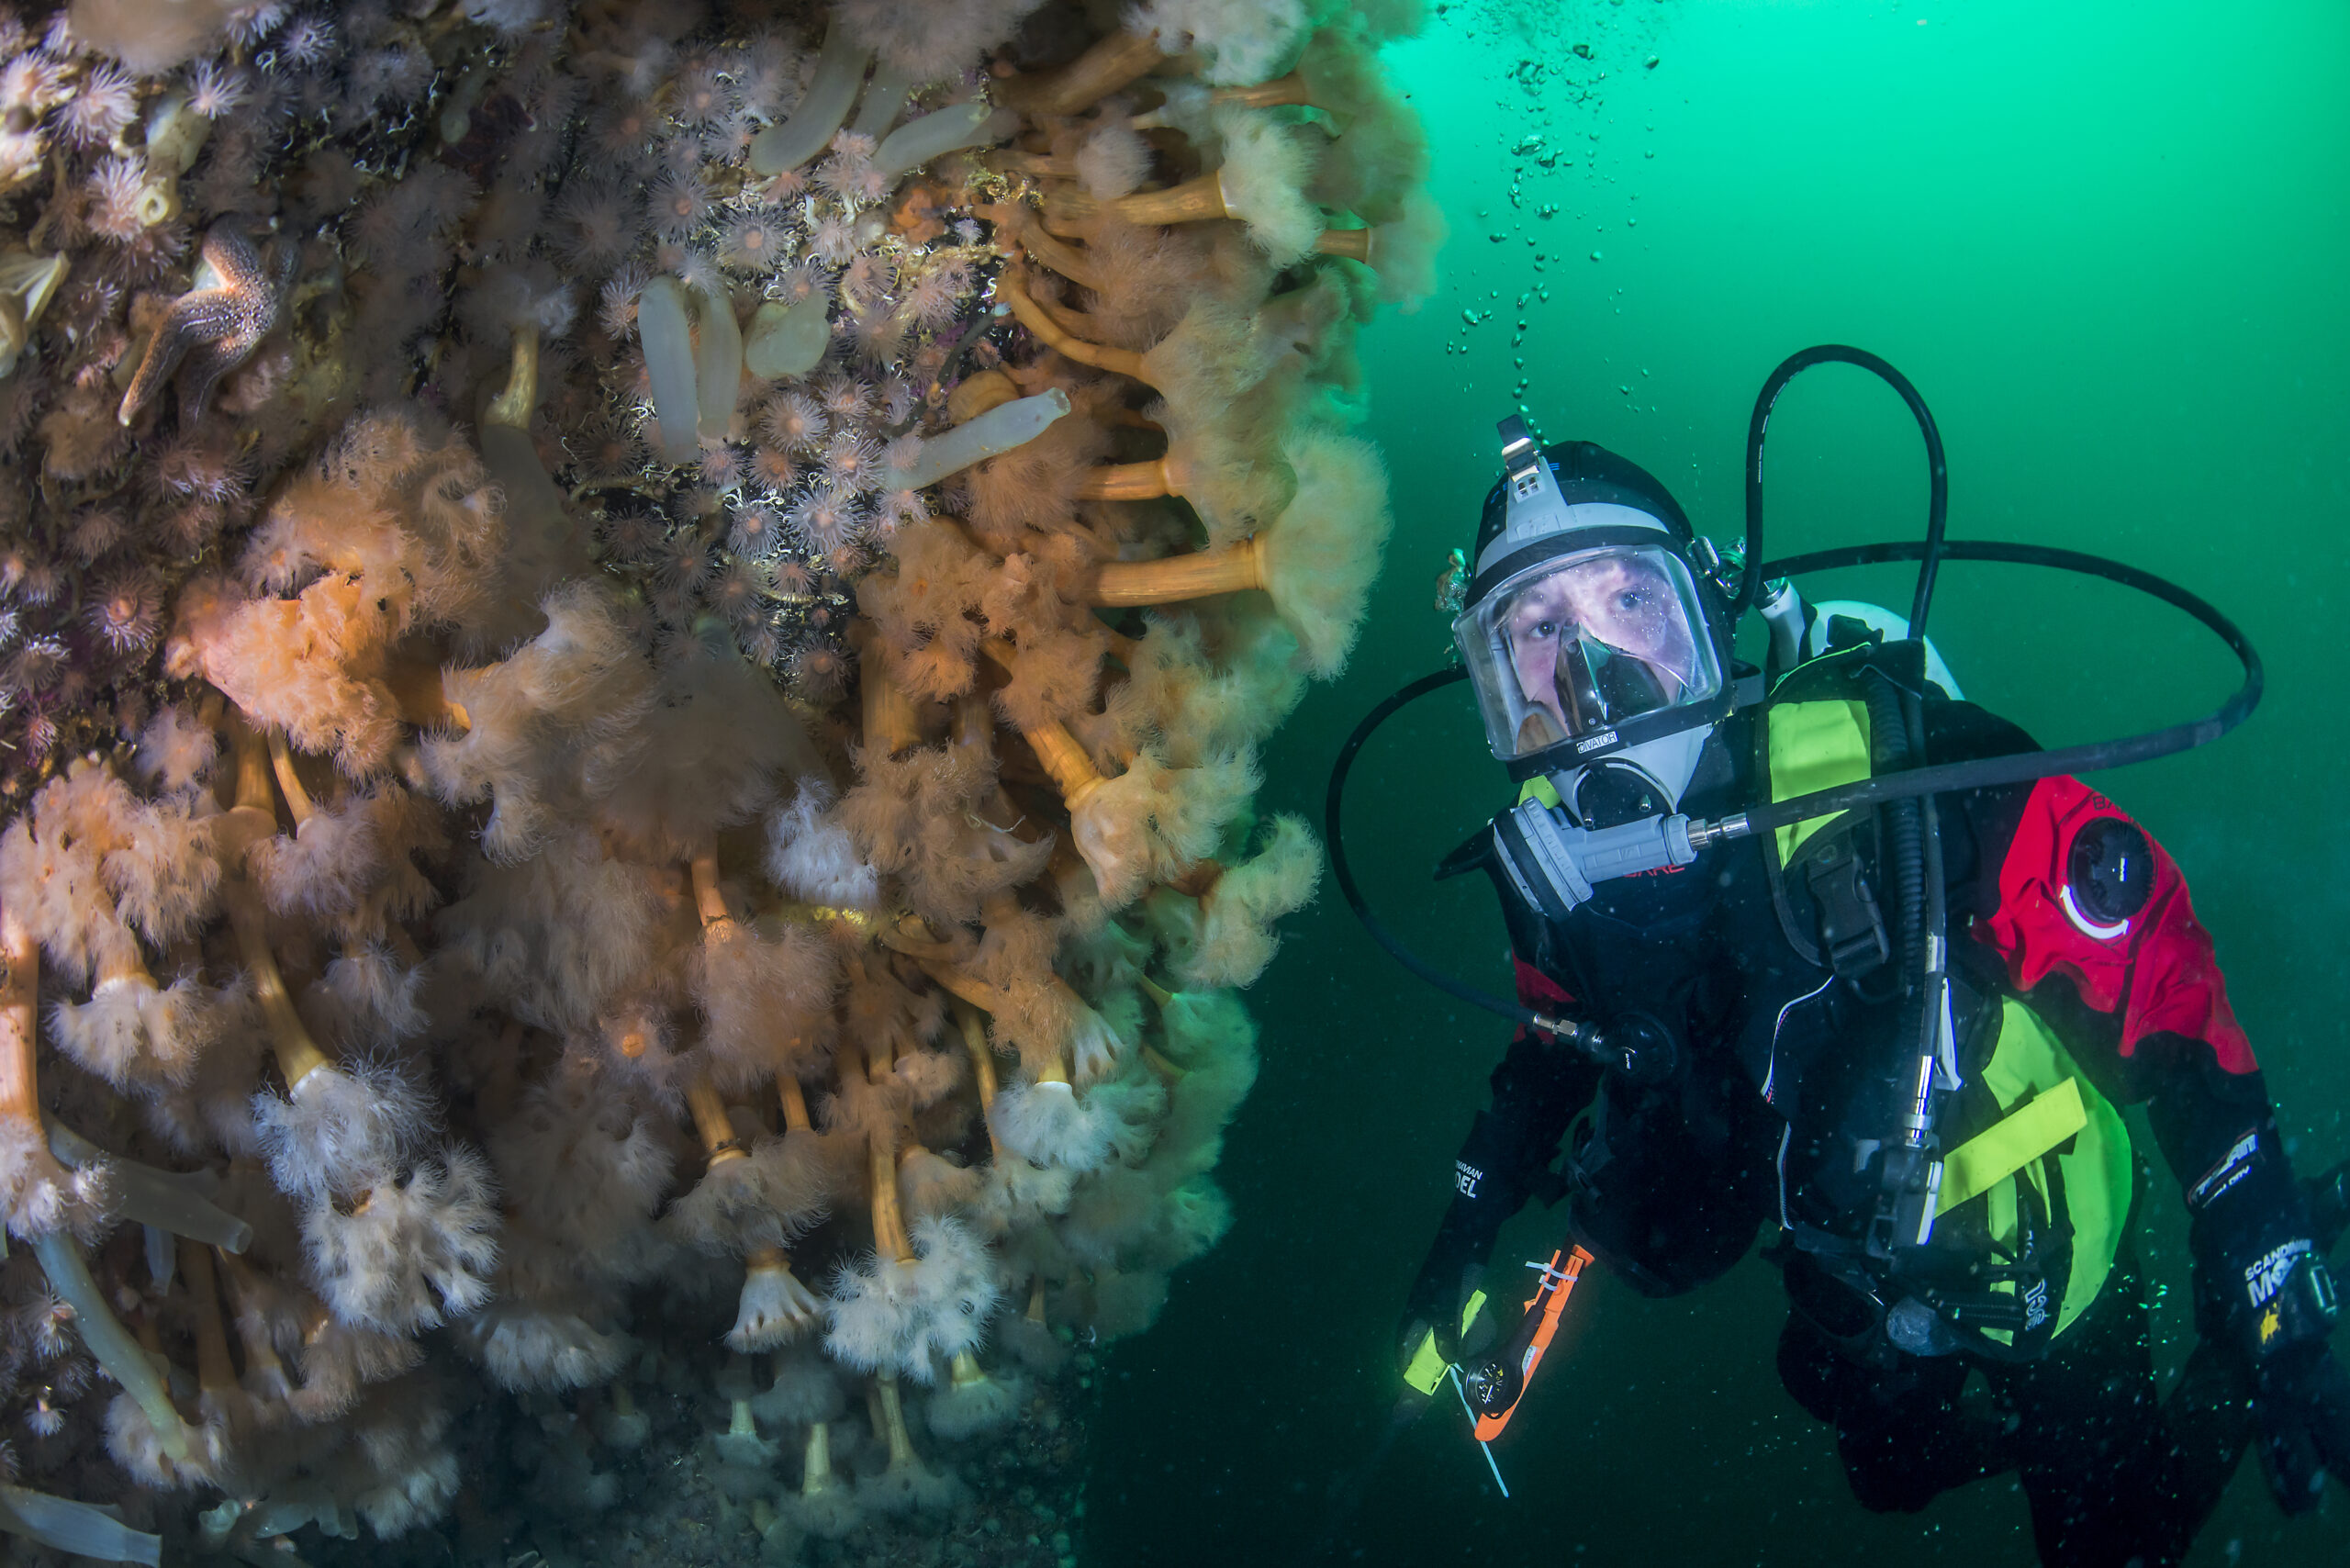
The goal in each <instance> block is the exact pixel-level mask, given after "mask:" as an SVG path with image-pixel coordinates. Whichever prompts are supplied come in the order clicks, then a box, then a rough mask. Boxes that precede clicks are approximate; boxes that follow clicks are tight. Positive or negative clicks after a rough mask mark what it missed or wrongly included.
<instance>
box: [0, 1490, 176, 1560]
mask: <svg viewBox="0 0 2350 1568" xmlns="http://www.w3.org/2000/svg"><path fill="white" fill-rule="evenodd" d="M0 1529H5V1530H6V1531H8V1532H9V1533H10V1534H12V1535H21V1536H24V1537H26V1538H28V1540H37V1541H39V1542H40V1543H41V1544H43V1545H44V1546H53V1547H55V1548H56V1549H57V1550H58V1551H70V1552H73V1553H74V1554H76V1555H77V1556H82V1557H91V1558H95V1559H96V1560H97V1561H99V1562H147V1563H159V1562H162V1560H163V1542H162V1537H160V1536H153V1535H149V1534H147V1533H145V1532H144V1531H142V1530H135V1529H131V1528H130V1527H129V1525H127V1524H124V1523H123V1522H122V1521H121V1520H120V1519H117V1518H115V1517H114V1516H113V1513H112V1511H111V1510H110V1509H105V1508H99V1507H96V1506H94V1505H92V1504H89V1503H77V1502H75V1501H73V1499H72V1498H70V1497H52V1496H50V1495H48V1494H47V1493H45V1492H28V1491H27V1490H25V1489H24V1488H23V1487H21V1486H7V1485H0Z"/></svg>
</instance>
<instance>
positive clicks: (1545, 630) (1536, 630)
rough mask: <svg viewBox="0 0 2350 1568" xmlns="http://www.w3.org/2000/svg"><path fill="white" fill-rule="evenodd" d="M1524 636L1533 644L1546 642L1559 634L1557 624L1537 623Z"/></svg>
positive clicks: (1551, 622)
mask: <svg viewBox="0 0 2350 1568" xmlns="http://www.w3.org/2000/svg"><path fill="white" fill-rule="evenodd" d="M1526 634H1527V637H1528V638H1529V639H1531V640H1532V641H1534V642H1537V643H1542V642H1548V641H1549V640H1550V639H1551V638H1552V637H1555V636H1557V635H1558V634H1559V623H1558V622H1555V621H1538V622H1535V623H1534V625H1533V626H1532V627H1531V628H1529V629H1528V630H1527V633H1526Z"/></svg>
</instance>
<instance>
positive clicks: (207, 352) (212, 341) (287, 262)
mask: <svg viewBox="0 0 2350 1568" xmlns="http://www.w3.org/2000/svg"><path fill="white" fill-rule="evenodd" d="M293 260H294V252H293V251H292V249H291V248H290V247H289V248H287V249H286V250H285V252H284V254H283V256H282V258H281V260H280V263H279V265H278V268H277V274H278V275H275V276H272V275H271V274H270V273H269V272H268V271H267V270H265V269H264V268H263V265H262V260H261V252H258V251H257V250H255V249H254V248H253V242H252V239H251V238H250V237H249V236H247V235H246V233H245V231H244V230H242V229H241V228H239V227H238V226H237V225H236V224H235V223H234V222H233V221H231V220H229V219H225V218H224V219H222V220H221V221H220V222H218V223H216V224H214V225H213V226H212V228H211V229H210V230H208V231H207V233H206V234H205V236H204V248H203V250H202V251H201V252H199V254H198V259H197V262H196V277H195V278H194V280H193V282H192V284H191V286H190V287H189V288H188V291H187V292H186V293H185V294H183V295H181V296H180V297H179V298H177V299H175V300H173V302H172V308H171V309H170V311H169V312H167V313H166V314H165V315H164V317H163V320H162V325H160V326H158V327H157V328H156V329H155V335H154V336H153V337H152V338H151V339H149V340H148V342H147V357H146V358H144V359H142V360H140V362H139V373H138V374H137V375H133V376H132V377H131V378H130V388H129V391H127V392H125V393H124V394H123V395H122V409H121V411H120V413H119V414H117V416H116V417H117V419H119V420H121V421H122V422H123V423H124V424H126V425H128V424H129V423H130V421H131V420H134V419H136V418H137V417H138V415H139V410H140V409H143V408H145V407H146V406H147V402H148V400H149V399H150V398H153V397H154V395H155V393H156V391H157V389H158V388H160V387H161V386H162V385H163V383H164V382H166V381H168V380H170V379H171V378H172V374H173V372H174V371H177V370H179V369H180V368H181V366H182V364H183V362H185V366H186V374H185V375H183V376H182V377H181V381H180V420H181V422H182V423H183V424H188V423H193V422H194V421H195V420H196V418H197V416H199V415H201V414H202V413H203V412H204V405H205V402H206V401H207V399H208V398H210V397H211V396H212V388H213V386H215V385H217V384H218V382H219V380H220V378H221V377H222V376H223V375H228V374H229V372H230V371H232V370H234V369H236V368H237V366H238V365H240V364H243V363H244V361H245V356H246V355H248V354H250V353H252V352H253V349H254V347H255V345H257V344H258V343H259V342H261V341H262V339H263V338H264V337H266V336H268V335H269V330H270V329H271V328H272V327H274V326H275V325H276V324H277V312H278V307H279V304H280V301H281V299H282V297H283V295H284V292H285V282H286V277H287V274H291V272H292V271H293V265H292V263H293Z"/></svg>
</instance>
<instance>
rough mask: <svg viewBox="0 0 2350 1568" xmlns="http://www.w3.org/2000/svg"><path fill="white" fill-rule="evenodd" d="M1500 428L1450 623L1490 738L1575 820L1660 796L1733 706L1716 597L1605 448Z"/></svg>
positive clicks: (1643, 478) (1658, 506) (1660, 491)
mask: <svg viewBox="0 0 2350 1568" xmlns="http://www.w3.org/2000/svg"><path fill="white" fill-rule="evenodd" d="M1501 431H1502V437H1503V441H1504V442H1505V444H1504V447H1503V454H1502V455H1503V461H1504V463H1505V466H1506V469H1507V471H1506V473H1505V475H1504V476H1503V479H1502V482H1501V484H1500V485H1498V486H1496V487H1494V492H1493V494H1492V495H1490V496H1488V497H1487V498H1486V502H1485V515H1484V519H1483V526H1482V527H1481V528H1480V529H1479V531H1478V541H1477V558H1476V563H1475V566H1474V568H1473V575H1472V578H1471V580H1470V585H1469V592H1468V595H1467V598H1466V599H1465V601H1464V603H1463V606H1462V608H1461V610H1460V616H1459V618H1458V619H1456V620H1455V621H1454V622H1453V624H1452V635H1453V641H1454V643H1455V644H1456V645H1457V646H1458V647H1459V649H1460V659H1461V663H1462V665H1463V666H1464V667H1465V668H1466V669H1467V671H1468V675H1469V679H1470V683H1471V685H1472V687H1473V688H1474V689H1475V690H1476V693H1477V706H1478V711H1479V712H1480V714H1481V715H1482V716H1483V720H1484V723H1485V738H1486V743H1487V745H1490V746H1491V747H1492V748H1493V753H1494V757H1495V758H1496V759H1498V760H1499V761H1501V762H1503V763H1505V764H1506V765H1507V766H1508V767H1509V769H1510V773H1511V776H1512V777H1514V778H1533V777H1537V776H1549V777H1550V778H1551V780H1552V782H1553V783H1554V784H1555V785H1557V786H1558V788H1559V793H1560V798H1561V801H1563V802H1565V803H1567V804H1568V805H1569V807H1570V809H1571V810H1572V811H1573V812H1574V815H1575V816H1576V818H1577V820H1578V821H1581V822H1583V823H1584V824H1585V825H1599V822H1600V819H1602V818H1611V819H1620V818H1621V817H1622V816H1623V815H1625V814H1626V813H1627V812H1628V813H1630V814H1633V815H1649V814H1652V813H1658V812H1670V811H1671V810H1673V807H1674V806H1675V805H1676V804H1677V803H1678V802H1679V800H1680V797H1681V793H1682V790H1684V788H1685V787H1686V786H1687V784H1688V780H1689V775H1690V773H1691V771H1692V770H1693V769H1694V768H1695V766H1696V757H1697V753H1698V751H1699V750H1700V749H1702V748H1703V746H1704V745H1705V739H1706V736H1707V734H1708V733H1709V732H1710V731H1711V729H1712V726H1713V724H1714V723H1715V722H1717V721H1718V720H1719V719H1720V718H1721V717H1722V715H1723V714H1724V713H1725V712H1726V711H1728V703H1727V701H1726V700H1725V697H1724V681H1723V673H1722V670H1723V664H1724V659H1723V654H1722V636H1721V624H1722V620H1721V611H1720V609H1719V606H1718V603H1716V602H1715V599H1716V598H1717V597H1718V596H1716V595H1714V594H1713V593H1712V585H1711V584H1710V583H1704V584H1703V586H1701V582H1702V578H1701V577H1700V575H1699V574H1698V573H1696V572H1694V571H1692V570H1691V567H1690V565H1689V559H1688V551H1689V550H1690V548H1691V547H1692V545H1693V543H1694V536H1693V535H1692V533H1691V531H1690V528H1689V524H1688V522H1687V521H1686V520H1685V519H1684V517H1683V516H1682V514H1681V509H1680V508H1679V507H1677V506H1675V505H1674V504H1673V498H1672V497H1671V496H1670V495H1668V494H1666V493H1665V490H1664V487H1662V486H1661V485H1659V484H1658V483H1657V482H1656V481H1655V480H1654V479H1652V478H1651V477H1650V476H1648V475H1647V474H1646V473H1643V472H1642V471H1641V470H1640V469H1639V468H1638V467H1636V466H1635V465H1632V464H1630V463H1628V462H1626V461H1625V460H1624V459H1622V458H1620V457H1617V455H1616V454H1613V453H1610V452H1607V451H1606V450H1605V449H1603V448H1600V447H1597V446H1594V445H1591V444H1590V443H1588V442H1568V443H1564V444H1562V445H1560V446H1554V447H1552V448H1550V450H1549V451H1547V452H1546V451H1544V450H1542V449H1541V448H1539V447H1538V446H1537V445H1536V444H1535V442H1534V440H1533V438H1532V436H1531V435H1529V434H1528V433H1527V430H1526V425H1525V421H1524V420H1518V419H1515V418H1513V419H1508V420H1503V421H1502V425H1501ZM1635 775H1636V776H1637V778H1633V777H1632V776H1635ZM1586 785H1589V786H1592V787H1593V788H1592V789H1591V790H1588V791H1587V790H1586V789H1585V786H1586ZM1586 793H1588V794H1590V795H1591V796H1593V797H1594V798H1591V799H1583V797H1584V796H1585V795H1586ZM1642 795H1645V796H1646V797H1647V798H1648V802H1649V803H1648V804H1647V805H1646V806H1645V807H1642V806H1640V805H1639V797H1640V796H1642Z"/></svg>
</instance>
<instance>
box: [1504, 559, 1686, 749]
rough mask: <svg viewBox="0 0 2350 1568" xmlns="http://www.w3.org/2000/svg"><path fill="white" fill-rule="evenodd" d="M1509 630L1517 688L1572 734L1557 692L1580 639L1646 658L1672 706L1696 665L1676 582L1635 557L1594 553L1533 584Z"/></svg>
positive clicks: (1514, 609)
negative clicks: (1562, 667)
mask: <svg viewBox="0 0 2350 1568" xmlns="http://www.w3.org/2000/svg"><path fill="white" fill-rule="evenodd" d="M1504 625H1505V631H1506V633H1507V635H1508V638H1509V651H1510V664H1511V666H1512V667H1513V668H1514V669H1515V670H1516V675H1517V684H1518V689H1519V690H1520V691H1522V692H1524V693H1525V695H1526V700H1527V701H1528V702H1531V703H1533V704H1535V705H1537V706H1539V707H1540V708H1543V709H1545V710H1547V711H1549V712H1550V715H1551V716H1552V717H1553V718H1555V719H1557V720H1558V721H1559V723H1560V726H1561V729H1563V730H1567V731H1569V732H1570V733H1572V728H1573V725H1572V723H1571V722H1570V720H1569V716H1568V714H1567V712H1566V711H1565V709H1564V706H1563V704H1562V703H1561V699H1560V695H1559V693H1560V690H1561V678H1560V668H1559V662H1560V660H1561V658H1563V657H1564V656H1565V655H1566V653H1567V651H1568V649H1569V647H1570V646H1571V645H1572V644H1573V642H1574V641H1575V640H1576V639H1578V638H1588V639H1590V640H1591V641H1592V642H1595V643H1598V644H1604V645H1605V646H1606V648H1607V649H1608V650H1609V651H1610V652H1612V653H1615V654H1617V655H1628V656H1629V657H1632V658H1636V659H1639V661H1641V662H1642V663H1643V664H1645V665H1646V666H1648V667H1649V669H1650V671H1651V673H1652V674H1653V675H1654V676H1655V677H1656V678H1657V681H1658V684H1659V685H1660V687H1661V688H1662V690H1663V693H1664V696H1665V700H1667V701H1672V700H1677V699H1678V698H1679V697H1680V695H1681V693H1682V692H1683V691H1684V690H1685V689H1687V687H1688V684H1689V681H1690V678H1691V675H1692V672H1693V670H1694V668H1695V663H1696V649H1695V642H1694V640H1693V639H1692V637H1691V635H1690V632H1689V625H1688V622H1687V620H1686V619H1685V618H1684V615H1683V614H1682V610H1681V603H1680V599H1679V598H1678V596H1676V595H1675V594H1674V593H1673V586H1672V584H1671V583H1670V582H1669V581H1667V580H1666V577H1665V575H1664V573H1663V571H1662V569H1661V568H1659V567H1658V566H1656V565H1655V564H1654V563H1653V562H1650V561H1645V560H1642V559H1640V558H1639V557H1637V556H1621V555H1601V556H1595V557H1594V558H1593V559H1591V560H1588V561H1581V562H1577V563H1576V564H1575V565H1573V566H1568V567H1565V568H1563V569H1562V570H1561V571H1558V572H1554V573H1552V574H1551V575H1550V576H1549V577H1544V578H1542V579H1541V580H1540V581H1539V582H1536V583H1533V584H1530V585H1528V586H1527V588H1526V589H1525V590H1524V591H1523V592H1521V593H1520V594H1519V595H1518V597H1517V599H1516V602H1515V603H1513V604H1512V605H1511V606H1510V608H1509V611H1508V616H1507V619H1506V621H1505V623H1504ZM1568 689H1572V687H1571V686H1570V687H1569V688H1568Z"/></svg>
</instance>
